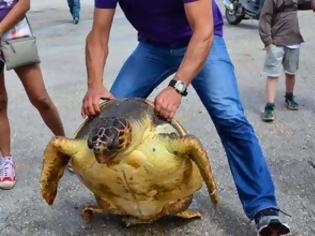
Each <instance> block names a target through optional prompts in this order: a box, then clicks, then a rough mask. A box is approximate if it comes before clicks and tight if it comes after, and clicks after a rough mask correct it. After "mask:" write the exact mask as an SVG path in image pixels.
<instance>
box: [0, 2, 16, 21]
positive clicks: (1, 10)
mask: <svg viewBox="0 0 315 236" xmlns="http://www.w3.org/2000/svg"><path fill="white" fill-rule="evenodd" d="M16 3H17V0H0V21H2V20H3V19H4V17H5V16H6V15H7V14H8V13H9V11H10V10H11V9H12V8H13V6H14V5H15V4H16Z"/></svg>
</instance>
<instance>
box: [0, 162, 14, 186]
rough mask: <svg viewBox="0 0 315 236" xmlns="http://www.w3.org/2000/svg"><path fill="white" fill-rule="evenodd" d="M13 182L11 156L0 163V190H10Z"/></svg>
mask: <svg viewBox="0 0 315 236" xmlns="http://www.w3.org/2000/svg"><path fill="white" fill-rule="evenodd" d="M15 182H16V180H15V162H14V160H13V157H11V156H10V157H5V158H3V160H2V161H1V162H0V188H1V189H6V190H9V189H12V188H13V187H14V185H15Z"/></svg>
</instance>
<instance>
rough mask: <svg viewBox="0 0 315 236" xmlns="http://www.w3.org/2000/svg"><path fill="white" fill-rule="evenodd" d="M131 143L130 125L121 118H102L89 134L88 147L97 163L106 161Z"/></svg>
mask: <svg viewBox="0 0 315 236" xmlns="http://www.w3.org/2000/svg"><path fill="white" fill-rule="evenodd" d="M130 143H131V125H130V123H129V121H127V120H126V119H123V118H116V117H112V118H102V119H101V121H100V123H99V124H98V125H97V127H96V128H95V129H93V130H92V132H91V133H90V135H89V138H88V147H89V148H90V149H92V150H93V152H94V155H95V158H96V161H97V162H98V163H108V162H109V161H111V160H112V159H114V158H115V157H116V156H117V155H118V154H119V153H120V152H123V151H124V150H125V149H126V148H127V147H128V146H129V144H130Z"/></svg>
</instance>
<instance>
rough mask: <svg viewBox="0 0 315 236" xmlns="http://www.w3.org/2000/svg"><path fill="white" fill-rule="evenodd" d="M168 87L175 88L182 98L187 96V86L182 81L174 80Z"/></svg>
mask: <svg viewBox="0 0 315 236" xmlns="http://www.w3.org/2000/svg"><path fill="white" fill-rule="evenodd" d="M168 86H170V87H172V88H174V89H175V90H176V92H178V93H179V94H180V95H182V96H187V94H188V93H187V87H188V86H187V84H185V83H184V82H183V81H181V80H176V79H172V80H171V81H170V83H169V84H168Z"/></svg>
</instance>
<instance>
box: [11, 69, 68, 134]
mask: <svg viewBox="0 0 315 236" xmlns="http://www.w3.org/2000/svg"><path fill="white" fill-rule="evenodd" d="M15 72H16V73H17V75H18V76H19V77H20V80H21V81H22V83H23V86H24V88H25V91H26V93H27V95H28V97H29V99H30V101H31V103H32V104H33V105H34V106H35V107H36V108H37V110H38V111H39V113H40V114H41V116H42V118H43V120H44V122H45V123H46V125H47V126H48V127H49V129H50V130H51V131H52V132H53V133H54V134H55V135H56V136H64V129H63V126H62V122H61V119H60V117H59V114H58V111H57V108H56V107H55V105H54V103H53V102H52V100H51V99H50V97H49V95H48V93H47V91H46V88H45V84H44V81H43V77H42V73H41V70H40V67H39V65H29V66H24V67H20V68H17V69H15Z"/></svg>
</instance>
